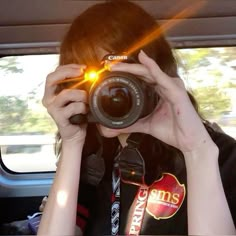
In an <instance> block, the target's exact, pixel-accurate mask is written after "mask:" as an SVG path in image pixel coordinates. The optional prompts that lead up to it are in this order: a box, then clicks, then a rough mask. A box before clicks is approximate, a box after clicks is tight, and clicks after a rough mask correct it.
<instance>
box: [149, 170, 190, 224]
mask: <svg viewBox="0 0 236 236" xmlns="http://www.w3.org/2000/svg"><path fill="white" fill-rule="evenodd" d="M185 195H186V190H185V185H184V184H180V183H179V181H178V179H177V178H176V177H175V176H174V175H172V174H170V173H163V175H162V177H161V179H159V180H157V181H155V182H154V183H153V184H152V185H151V186H150V187H149V196H148V200H147V206H146V211H147V212H148V214H150V215H151V216H153V217H154V218H155V219H157V220H160V219H168V218H171V217H172V216H174V215H175V214H176V212H177V211H178V210H179V209H180V207H181V205H182V203H183V201H184V198H185Z"/></svg>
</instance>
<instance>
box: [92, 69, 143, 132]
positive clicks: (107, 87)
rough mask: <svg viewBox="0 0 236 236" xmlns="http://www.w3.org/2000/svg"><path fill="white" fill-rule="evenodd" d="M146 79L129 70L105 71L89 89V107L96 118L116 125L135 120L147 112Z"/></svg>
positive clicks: (130, 122)
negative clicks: (144, 80) (127, 71)
mask: <svg viewBox="0 0 236 236" xmlns="http://www.w3.org/2000/svg"><path fill="white" fill-rule="evenodd" d="M144 83H145V82H143V81H142V80H140V79H138V78H136V76H134V75H133V74H130V73H126V72H109V73H106V74H104V75H102V76H101V78H100V79H99V80H98V81H97V82H96V83H95V84H93V85H92V86H91V89H90V92H89V107H90V112H91V113H92V116H93V117H94V119H95V120H96V121H97V122H98V123H100V124H102V125H104V126H106V127H109V128H112V129H121V128H125V127H128V126H130V125H132V124H133V123H135V122H136V121H137V120H138V119H139V118H140V117H142V115H143V113H144V112H145V104H146V103H147V101H146V100H145V99H146V98H147V96H146V94H145V93H146V89H144V87H145V85H144ZM145 84H146V83H145Z"/></svg>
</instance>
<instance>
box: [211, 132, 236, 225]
mask: <svg viewBox="0 0 236 236" xmlns="http://www.w3.org/2000/svg"><path fill="white" fill-rule="evenodd" d="M211 136H212V139H213V141H214V142H215V143H216V145H217V146H218V148H219V168H220V174H221V179H222V183H223V187H224V191H225V195H226V198H227V201H228V204H229V208H230V211H231V215H232V217H233V221H234V225H235V226H236V140H235V139H233V138H232V137H230V136H228V135H226V134H224V133H218V132H214V133H213V134H212V135H211Z"/></svg>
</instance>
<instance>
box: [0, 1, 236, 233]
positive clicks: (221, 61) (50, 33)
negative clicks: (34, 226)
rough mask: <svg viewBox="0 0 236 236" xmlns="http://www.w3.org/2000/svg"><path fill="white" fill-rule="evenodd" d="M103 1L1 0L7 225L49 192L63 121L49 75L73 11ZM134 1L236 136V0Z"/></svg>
mask: <svg viewBox="0 0 236 236" xmlns="http://www.w3.org/2000/svg"><path fill="white" fill-rule="evenodd" d="M99 2H104V1H90V0H87V1H86V0H84V1H81V0H66V1H65V0H64V1H31V0H24V1H17V0H11V1H8V0H0V81H1V86H0V150H1V152H0V154H1V155H0V225H3V224H6V223H10V222H14V221H21V220H26V219H27V217H28V216H30V215H33V214H34V213H36V212H39V206H40V204H41V201H42V199H43V197H44V196H47V195H48V193H49V189H50V186H51V184H52V182H53V178H54V174H55V171H56V161H57V157H56V155H55V152H54V144H55V134H56V126H55V124H54V122H53V120H52V119H51V118H50V116H49V115H48V114H47V111H46V110H45V108H44V107H43V106H42V104H41V99H42V96H43V89H44V83H45V79H46V76H47V74H48V73H50V72H52V71H53V70H54V69H55V68H56V67H57V65H58V58H59V49H60V42H61V40H62V39H63V36H64V34H65V32H66V30H67V29H68V27H69V25H70V24H71V22H72V21H73V19H74V18H75V17H76V16H77V15H79V14H80V13H82V12H83V11H84V10H85V9H87V8H88V7H90V6H92V5H93V4H97V3H99ZM132 2H135V3H137V4H138V5H140V6H141V7H143V8H144V9H145V10H146V11H147V12H148V13H150V14H151V15H152V16H154V17H155V18H156V20H157V21H158V22H159V23H160V24H161V26H162V29H163V30H164V32H165V35H166V37H167V39H168V41H169V43H170V44H171V46H172V47H173V50H174V51H175V54H176V58H177V60H178V63H179V73H180V74H181V76H182V77H183V79H184V81H185V83H186V87H187V88H188V89H189V90H191V91H192V92H193V94H194V95H196V98H197V99H198V98H199V100H200V104H203V105H202V107H201V106H200V109H202V114H203V116H204V117H205V118H206V119H207V120H208V121H209V122H210V123H212V124H213V125H214V126H215V127H216V128H218V129H219V130H220V132H226V133H227V134H229V135H230V136H232V137H233V138H235V139H236V95H235V94H236V93H235V91H236V77H235V72H236V27H235V26H236V1H235V0H214V1H212V0H198V1H196V0H144V1H142V0H140V1H132ZM0 234H4V233H2V232H1V230H0Z"/></svg>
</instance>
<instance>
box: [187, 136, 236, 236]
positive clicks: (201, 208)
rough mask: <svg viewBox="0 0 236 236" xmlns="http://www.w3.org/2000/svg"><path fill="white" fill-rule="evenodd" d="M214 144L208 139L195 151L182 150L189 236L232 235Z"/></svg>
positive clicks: (230, 217) (232, 229) (232, 226)
mask: <svg viewBox="0 0 236 236" xmlns="http://www.w3.org/2000/svg"><path fill="white" fill-rule="evenodd" d="M218 155H219V150H218V147H217V146H216V145H215V144H214V143H213V141H212V140H211V139H209V140H208V141H207V140H205V142H203V143H202V145H201V147H200V148H199V150H196V151H195V152H186V153H184V157H185V163H186V168H187V186H188V233H189V235H235V234H236V231H235V226H234V222H233V219H232V216H231V213H230V209H229V206H228V202H227V200H226V197H225V193H224V189H223V185H222V181H221V176H220V172H219V164H218Z"/></svg>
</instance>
